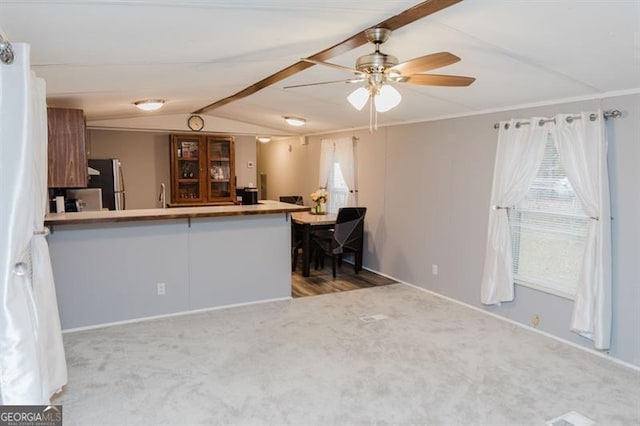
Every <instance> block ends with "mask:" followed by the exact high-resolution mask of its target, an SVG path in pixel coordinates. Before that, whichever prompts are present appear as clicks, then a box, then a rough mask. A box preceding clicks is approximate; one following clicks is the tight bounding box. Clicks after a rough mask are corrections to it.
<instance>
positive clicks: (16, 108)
mask: <svg viewBox="0 0 640 426" xmlns="http://www.w3.org/2000/svg"><path fill="white" fill-rule="evenodd" d="M13 47H14V52H15V56H16V58H15V60H14V62H13V63H12V64H9V65H7V64H4V63H0V142H1V147H2V153H1V155H0V177H1V179H0V181H1V182H2V189H1V192H0V199H1V200H0V201H1V202H0V231H1V234H2V235H3V236H6V237H5V238H2V239H0V259H1V261H2V264H1V268H0V274H1V279H2V281H1V282H0V309H1V310H0V366H1V368H0V383H1V386H0V404H48V403H49V402H50V397H51V395H52V393H53V392H55V391H57V390H59V389H60V388H61V387H62V386H63V385H64V384H65V382H66V364H65V360H64V352H63V351H62V334H61V331H60V325H59V318H58V312H57V302H56V298H55V288H54V283H53V276H52V274H51V264H50V260H49V256H48V248H47V243H46V240H45V239H44V237H43V236H35V237H34V231H39V232H43V217H44V209H45V206H46V204H45V203H46V179H47V159H46V152H47V151H46V150H47V146H46V144H47V139H46V137H47V130H46V106H45V88H44V81H43V80H41V79H36V78H35V76H34V75H33V74H32V73H31V71H30V61H29V46H28V45H26V44H15V45H14V46H13Z"/></svg>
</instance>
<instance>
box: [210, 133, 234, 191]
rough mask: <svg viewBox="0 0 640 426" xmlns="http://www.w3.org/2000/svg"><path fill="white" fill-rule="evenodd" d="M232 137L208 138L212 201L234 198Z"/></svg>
mask: <svg viewBox="0 0 640 426" xmlns="http://www.w3.org/2000/svg"><path fill="white" fill-rule="evenodd" d="M231 143H232V142H231V140H230V139H214V138H208V139H207V149H208V151H209V152H208V154H209V155H208V158H209V164H208V165H207V166H208V181H209V184H208V195H209V200H210V201H220V200H221V199H225V200H231V199H232V196H233V194H232V192H233V189H232V179H234V178H235V176H234V171H233V167H232V164H233V158H232V157H233V155H232V150H231Z"/></svg>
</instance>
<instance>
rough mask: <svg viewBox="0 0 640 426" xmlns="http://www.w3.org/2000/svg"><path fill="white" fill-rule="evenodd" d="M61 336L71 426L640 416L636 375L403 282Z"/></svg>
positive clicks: (628, 421) (631, 420)
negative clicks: (380, 317)
mask: <svg viewBox="0 0 640 426" xmlns="http://www.w3.org/2000/svg"><path fill="white" fill-rule="evenodd" d="M372 314H384V315H387V316H388V319H386V320H382V321H378V322H371V323H364V322H362V321H361V320H360V319H359V317H361V316H363V315H372ZM64 340H65V348H66V351H67V359H68V363H69V384H68V386H67V387H66V390H65V392H63V394H62V395H61V396H60V397H58V398H57V399H56V400H55V401H54V402H55V403H58V404H63V406H64V420H65V422H64V423H65V425H89V424H105V425H106V424H117V425H125V424H130V425H142V424H153V425H163V424H176V425H178V424H179V425H186V424H216V425H220V424H274V425H275V424H296V425H302V424H304V425H340V424H378V425H385V424H428V425H452V424H462V425H467V424H469V425H471V424H474V425H475V424H487V425H543V424H544V421H545V420H548V419H552V418H554V417H556V416H559V415H561V414H563V413H566V412H568V411H577V412H579V413H582V414H583V415H586V416H587V417H589V418H591V419H593V420H595V421H596V422H597V424H599V425H633V424H636V425H637V424H640V412H639V407H638V404H639V403H640V386H639V384H640V374H639V373H637V372H636V371H634V370H631V369H628V368H626V367H623V366H619V365H616V364H614V363H611V362H609V361H607V360H604V359H601V358H599V357H596V356H593V355H591V354H589V353H585V352H584V351H581V350H578V349H576V348H573V347H571V346H568V345H565V344H562V343H559V342H557V341H555V340H553V339H549V338H547V337H544V336H541V335H539V334H537V333H534V332H531V331H528V330H524V329H522V328H519V327H516V326H514V325H512V324H509V323H507V322H504V321H500V320H498V319H495V318H492V317H490V316H487V315H484V314H482V313H480V312H476V311H474V310H471V309H468V308H466V307H463V306H460V305H457V304H454V303H452V302H449V301H446V300H442V299H439V298H436V297H434V296H432V295H429V294H427V293H425V292H421V291H419V290H416V289H414V288H411V287H408V286H405V285H403V284H393V285H389V286H384V287H376V288H370V289H363V290H356V291H350V292H344V293H335V294H329V295H324V296H316V297H306V298H299V299H294V300H291V301H284V302H274V303H268V304H261V305H253V306H246V307H240V308H233V309H226V310H220V311H212V312H208V313H202V314H195V315H189V316H181V317H173V318H167V319H161V320H155V321H147V322H143V323H136V324H128V325H122V326H114V327H109V328H103V329H98V330H91V331H83V332H75V333H70V334H66V335H65V337H64Z"/></svg>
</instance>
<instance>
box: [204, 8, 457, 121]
mask: <svg viewBox="0 0 640 426" xmlns="http://www.w3.org/2000/svg"><path fill="white" fill-rule="evenodd" d="M461 1H462V0H425V1H423V2H422V3H419V4H417V5H415V6H413V7H410V8H409V9H406V10H404V11H402V12H400V13H399V14H397V15H394V16H392V17H390V18H388V19H385V20H384V21H382V22H379V23H378V24H376V25H372V27H371V28H373V27H379V28H388V29H390V30H391V31H395V30H397V29H398V28H402V27H404V26H405V25H408V24H410V23H412V22H415V21H417V20H419V19H422V18H424V17H425V16H429V15H431V14H433V13H436V12H438V11H440V10H442V9H445V8H447V7H449V6H452V5H454V4H456V3H459V2H461ZM367 42H368V41H367V37H366V36H365V35H364V31H360V32H358V33H357V34H354V35H353V36H351V37H349V38H348V39H346V40H343V41H341V42H340V43H338V44H335V45H333V46H331V47H329V48H327V49H325V50H322V51H320V52H318V53H316V54H314V55H312V56H310V57H309V58H310V59H314V60H317V61H326V60H328V59H331V58H334V57H336V56H338V55H341V54H343V53H346V52H348V51H350V50H353V49H355V48H356V47H360V46H362V45H364V44H366V43H367ZM312 66H313V65H312V64H311V63H309V62H304V61H299V62H296V63H295V64H293V65H290V66H288V67H286V68H284V69H282V70H280V71H278V72H276V73H275V74H271V75H270V76H268V77H265V78H263V79H262V80H260V81H258V82H257V83H254V84H252V85H251V86H249V87H246V88H245V89H242V90H241V91H239V92H238V93H235V94H233V95H231V96H227V97H226V98H223V99H220V100H218V101H215V102H213V103H210V104H209V105H206V106H204V107H202V108H200V109H198V110H196V111H194V112H193V113H194V114H202V113H204V112H206V111H209V110H212V109H215V108H220V107H221V106H223V105H226V104H228V103H230V102H233V101H237V100H238V99H242V98H245V97H247V96H249V95H252V94H254V93H256V92H257V91H259V90H262V89H264V88H265V87H269V86H271V85H272V84H275V83H277V82H279V81H281V80H284V79H285V78H287V77H290V76H292V75H294V74H297V73H299V72H300V71H304V70H306V69H307V68H309V67H312Z"/></svg>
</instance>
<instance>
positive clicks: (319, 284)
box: [291, 256, 396, 297]
mask: <svg viewBox="0 0 640 426" xmlns="http://www.w3.org/2000/svg"><path fill="white" fill-rule="evenodd" d="M300 257H302V256H300ZM394 283H396V281H394V280H391V279H389V278H386V277H383V276H381V275H378V274H374V273H373V272H369V271H365V270H362V271H360V272H358V274H356V273H355V271H354V270H353V265H352V264H350V263H346V262H345V263H343V264H342V267H340V268H338V272H337V274H336V278H335V279H334V278H333V276H332V274H331V259H330V258H327V259H326V260H325V267H324V269H319V270H316V269H314V268H313V266H312V267H311V276H310V277H308V278H305V277H303V276H302V264H301V263H299V264H298V267H297V268H296V271H295V272H292V273H291V296H292V297H304V296H316V295H319V294H327V293H336V292H339V291H349V290H357V289H360V288H369V287H375V286H380V285H388V284H394Z"/></svg>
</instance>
